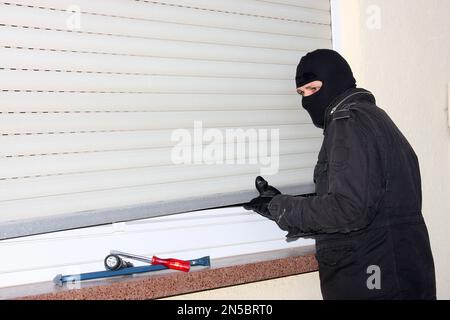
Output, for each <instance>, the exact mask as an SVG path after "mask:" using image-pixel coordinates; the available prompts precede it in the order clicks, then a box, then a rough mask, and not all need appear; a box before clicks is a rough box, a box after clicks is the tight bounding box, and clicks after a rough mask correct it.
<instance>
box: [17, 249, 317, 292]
mask: <svg viewBox="0 0 450 320" xmlns="http://www.w3.org/2000/svg"><path fill="white" fill-rule="evenodd" d="M317 269H318V266H317V261H316V259H315V256H314V254H310V253H309V254H308V255H304V256H293V257H284V258H280V259H275V260H269V261H262V262H252V263H246V264H240V265H233V266H224V267H216V268H215V267H214V264H213V267H212V268H200V269H198V268H196V269H195V270H194V269H193V270H192V271H191V272H189V273H182V272H178V271H173V270H167V271H163V272H161V273H159V274H158V275H149V274H147V275H145V276H143V275H141V276H138V277H120V278H119V277H118V278H116V279H106V280H102V281H96V282H92V281H88V282H86V283H83V284H82V285H81V288H79V289H68V288H65V287H63V288H58V287H56V286H53V289H52V291H51V292H47V293H43V294H37V295H25V296H21V297H20V298H18V297H17V296H16V298H18V299H21V300H127V299H135V300H148V299H157V298H162V297H169V296H174V295H180V294H186V293H192V292H198V291H204V290H210V289H217V288H223V287H227V286H234V285H239V284H245V283H250V282H256V281H262V280H269V279H275V278H280V277H286V276H292V275H296V274H301V273H307V272H312V271H316V270H317ZM89 282H91V283H89ZM10 289H12V288H10Z"/></svg>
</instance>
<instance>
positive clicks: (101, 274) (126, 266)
mask: <svg viewBox="0 0 450 320" xmlns="http://www.w3.org/2000/svg"><path fill="white" fill-rule="evenodd" d="M113 252H115V254H113ZM117 253H119V252H118V251H111V254H109V255H108V256H107V257H106V258H105V267H106V268H107V269H108V267H107V263H109V264H110V263H111V262H112V261H111V260H112V259H111V256H114V255H116V256H118V257H120V256H119V255H118V254H117ZM120 254H121V255H122V256H125V255H126V256H127V257H130V258H131V256H133V257H134V258H132V259H135V260H139V261H144V260H142V259H141V258H143V259H145V261H144V262H149V260H153V258H146V257H141V256H136V255H130V254H126V253H123V252H120ZM136 257H138V258H139V259H137V258H136ZM108 259H109V260H110V261H108V262H107V260H108ZM161 260H162V261H161ZM165 260H166V261H165ZM167 260H169V259H160V260H157V259H155V262H157V263H159V264H151V265H148V266H140V267H133V265H132V264H131V263H129V262H124V261H123V260H121V261H122V262H121V267H120V268H118V269H116V270H109V269H108V270H106V271H96V272H88V273H80V274H73V275H62V274H58V275H57V276H56V277H55V278H54V279H53V282H54V283H55V284H56V285H59V286H62V285H63V284H64V283H68V282H77V281H83V280H95V279H104V278H110V277H117V276H126V275H133V274H139V273H145V272H154V271H160V270H167V269H169V266H172V268H171V269H175V270H180V269H176V268H175V267H178V265H177V262H178V261H183V260H177V259H173V260H172V261H170V260H169V261H167ZM174 260H175V261H174ZM164 261H165V262H164ZM162 262H164V263H163V264H161V263H162ZM185 262H187V263H189V269H190V267H195V266H204V267H210V266H211V260H210V257H209V256H206V257H202V258H198V259H193V260H187V261H185ZM182 268H184V269H186V267H185V266H184V267H182ZM183 271H185V270H183Z"/></svg>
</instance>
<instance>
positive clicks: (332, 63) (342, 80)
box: [295, 49, 356, 128]
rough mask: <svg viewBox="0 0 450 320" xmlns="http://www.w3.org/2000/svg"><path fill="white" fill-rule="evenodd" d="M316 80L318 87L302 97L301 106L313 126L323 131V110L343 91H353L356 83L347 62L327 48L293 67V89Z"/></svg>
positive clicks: (311, 54)
mask: <svg viewBox="0 0 450 320" xmlns="http://www.w3.org/2000/svg"><path fill="white" fill-rule="evenodd" d="M316 80H320V81H322V83H323V84H322V88H321V89H320V90H319V91H318V92H316V93H314V94H312V95H310V96H308V97H303V99H302V104H303V108H305V109H306V111H308V113H309V115H310V116H311V119H312V121H313V123H314V125H315V126H316V127H318V128H323V127H324V122H325V111H326V109H327V107H328V106H329V105H330V103H331V102H333V100H334V99H335V98H336V97H337V96H339V95H340V94H342V93H343V92H344V91H346V90H348V89H350V88H355V87H356V81H355V78H354V77H353V73H352V70H351V68H350V66H349V64H348V63H347V61H345V59H344V58H343V57H342V56H341V55H340V54H339V53H337V52H336V51H333V50H329V49H319V50H315V51H313V52H310V53H308V54H307V55H306V56H304V57H303V58H302V59H301V60H300V63H299V64H298V66H297V74H296V77H295V82H296V84H297V88H300V87H302V86H304V85H305V84H307V83H309V82H312V81H316Z"/></svg>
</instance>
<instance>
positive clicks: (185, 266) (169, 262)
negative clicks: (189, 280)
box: [152, 256, 191, 272]
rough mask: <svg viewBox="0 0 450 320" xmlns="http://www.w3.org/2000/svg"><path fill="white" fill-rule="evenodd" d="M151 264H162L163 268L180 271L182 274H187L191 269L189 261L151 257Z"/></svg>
mask: <svg viewBox="0 0 450 320" xmlns="http://www.w3.org/2000/svg"><path fill="white" fill-rule="evenodd" d="M152 264H162V265H163V266H166V267H167V268H169V269H174V270H180V271H184V272H188V271H189V269H190V268H191V263H190V262H189V261H185V260H178V259H172V258H169V259H161V258H158V257H156V256H153V257H152Z"/></svg>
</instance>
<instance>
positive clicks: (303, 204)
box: [269, 118, 384, 236]
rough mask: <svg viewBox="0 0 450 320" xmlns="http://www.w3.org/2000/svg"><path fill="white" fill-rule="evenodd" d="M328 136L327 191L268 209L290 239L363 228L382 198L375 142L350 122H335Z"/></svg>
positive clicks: (277, 201) (284, 198)
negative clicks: (294, 236)
mask: <svg viewBox="0 0 450 320" xmlns="http://www.w3.org/2000/svg"><path fill="white" fill-rule="evenodd" d="M327 134H328V135H329V136H328V137H326V138H325V141H324V143H326V144H325V149H326V154H327V159H328V162H327V177H325V179H326V178H328V192H327V193H326V194H323V195H316V196H312V197H308V198H302V197H293V196H289V195H278V196H276V197H275V198H274V199H273V200H272V201H271V203H270V205H269V210H270V213H271V214H272V215H273V216H274V218H275V221H276V222H277V223H278V225H279V226H280V228H281V229H283V230H286V231H289V233H290V234H291V233H292V231H293V230H295V233H296V234H297V236H305V235H311V234H323V233H337V232H339V233H348V232H351V231H356V230H359V229H362V228H364V227H366V226H367V225H368V224H369V223H370V222H371V220H372V219H373V218H374V216H375V213H376V210H377V206H378V204H379V201H380V200H381V197H382V195H383V193H384V187H383V181H384V178H383V169H382V166H381V160H380V154H379V152H378V150H377V147H376V141H375V140H374V139H373V138H372V139H371V138H370V137H368V136H366V135H365V134H363V132H362V131H361V130H360V129H358V128H357V124H356V123H355V121H354V120H353V119H351V118H350V119H340V120H333V121H332V122H331V123H330V126H329V128H328V133H327ZM288 236H289V235H288Z"/></svg>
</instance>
